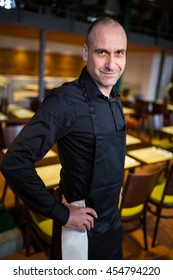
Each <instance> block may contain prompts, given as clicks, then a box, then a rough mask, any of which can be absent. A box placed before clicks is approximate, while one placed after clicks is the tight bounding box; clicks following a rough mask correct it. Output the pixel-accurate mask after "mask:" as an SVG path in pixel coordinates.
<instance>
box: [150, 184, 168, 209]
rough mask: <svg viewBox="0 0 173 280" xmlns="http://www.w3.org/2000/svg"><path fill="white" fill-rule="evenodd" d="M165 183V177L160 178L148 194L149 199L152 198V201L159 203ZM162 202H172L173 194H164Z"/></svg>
mask: <svg viewBox="0 0 173 280" xmlns="http://www.w3.org/2000/svg"><path fill="white" fill-rule="evenodd" d="M165 183H166V179H162V180H160V182H159V183H158V184H157V185H156V186H155V187H154V189H153V191H152V193H151V195H150V199H151V200H153V202H156V203H160V201H161V198H162V194H163V191H164V187H165ZM172 184H173V183H172ZM163 202H164V204H173V195H165V197H164V200H163Z"/></svg>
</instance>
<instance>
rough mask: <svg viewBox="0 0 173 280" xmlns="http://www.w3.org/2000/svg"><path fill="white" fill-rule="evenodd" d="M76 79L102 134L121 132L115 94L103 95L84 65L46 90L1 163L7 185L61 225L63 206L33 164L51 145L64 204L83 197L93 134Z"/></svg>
mask: <svg viewBox="0 0 173 280" xmlns="http://www.w3.org/2000/svg"><path fill="white" fill-rule="evenodd" d="M82 79H84V81H85V86H86V87H87V92H88V94H89V98H90V100H91V101H92V102H93V105H94V108H95V112H96V116H97V121H98V126H99V130H100V133H101V134H102V135H103V136H104V134H109V133H111V134H112V132H113V131H115V130H124V127H125V120H124V116H123V114H122V109H121V102H120V96H119V94H118V93H117V92H116V89H115V87H113V89H112V92H111V95H110V98H109V99H108V98H107V97H105V96H104V95H102V93H101V92H100V90H99V89H98V87H97V85H96V84H95V82H94V81H93V80H92V78H91V77H90V75H89V74H88V72H87V70H86V68H84V69H83V71H82V73H81V76H80V77H79V80H78V81H74V82H70V83H66V84H64V85H62V86H61V87H59V88H55V89H53V90H52V91H50V93H49V94H48V95H47V96H46V98H45V99H44V101H43V102H42V104H41V107H40V108H39V110H38V111H37V112H36V114H35V115H34V116H33V118H32V119H31V120H30V121H29V122H28V124H27V125H26V126H25V127H24V129H23V130H22V131H21V133H20V134H19V135H18V136H17V138H16V139H15V141H14V142H13V144H12V145H11V146H10V148H9V149H8V152H7V153H6V155H5V156H4V159H3V162H2V165H1V170H2V173H3V175H4V176H5V177H6V180H7V181H8V183H9V185H10V186H11V187H12V188H13V189H14V190H15V191H16V193H17V194H18V195H19V197H20V198H21V199H22V200H23V201H24V202H25V203H26V204H27V205H29V206H30V207H32V208H34V209H36V210H37V211H39V212H40V213H42V214H44V215H46V216H48V217H51V218H53V219H58V221H59V222H60V223H61V224H65V223H66V222H67V220H68V217H69V210H68V208H67V207H66V206H64V205H63V204H61V203H60V202H57V201H56V199H55V198H54V197H53V196H52V195H51V194H50V193H49V192H48V191H47V190H46V188H45V185H44V182H42V180H41V179H40V177H39V176H38V175H37V174H36V171H35V165H34V163H35V162H36V161H38V160H40V159H41V158H42V157H43V156H44V155H45V154H46V153H47V151H48V150H49V149H50V148H51V147H52V146H53V145H54V144H55V143H57V145H58V152H59V157H60V161H61V165H62V171H61V180H60V185H61V187H62V189H63V192H64V195H65V198H66V200H67V201H68V202H69V203H70V202H72V201H75V200H80V199H85V198H86V196H87V193H88V191H89V186H90V180H91V176H92V169H93V164H94V158H95V135H94V131H93V125H92V121H91V117H90V114H89V108H88V104H87V102H86V100H85V96H84V90H83V88H82V85H81V80H82ZM110 168H111V167H110ZM55 176H56V174H55Z"/></svg>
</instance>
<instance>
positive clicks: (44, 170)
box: [36, 163, 61, 189]
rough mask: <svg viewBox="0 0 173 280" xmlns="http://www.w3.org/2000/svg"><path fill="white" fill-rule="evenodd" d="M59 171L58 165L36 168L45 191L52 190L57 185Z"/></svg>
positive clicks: (59, 165)
mask: <svg viewBox="0 0 173 280" xmlns="http://www.w3.org/2000/svg"><path fill="white" fill-rule="evenodd" d="M60 171H61V164H60V163H57V164H50V165H46V166H39V167H36V172H37V174H38V175H39V176H40V178H41V179H42V180H43V182H44V184H45V186H46V188H47V189H52V188H54V187H57V186H58V185H59V181H60Z"/></svg>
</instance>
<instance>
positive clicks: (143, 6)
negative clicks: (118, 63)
mask: <svg viewBox="0 0 173 280" xmlns="http://www.w3.org/2000/svg"><path fill="white" fill-rule="evenodd" d="M15 2H16V9H18V10H21V9H22V10H24V11H30V12H33V13H39V14H42V15H43V14H46V15H51V16H52V17H54V18H56V17H57V18H62V19H71V20H74V21H79V22H80V21H81V22H86V23H87V22H91V21H93V20H94V19H96V18H98V17H101V16H105V15H111V16H113V17H114V18H116V19H117V20H119V21H120V22H121V23H122V24H123V25H124V27H125V28H126V30H127V31H130V32H136V33H142V34H146V35H152V36H155V37H159V38H164V39H168V40H173V1H172V0H127V1H125V0H73V1H70V0H16V1H15Z"/></svg>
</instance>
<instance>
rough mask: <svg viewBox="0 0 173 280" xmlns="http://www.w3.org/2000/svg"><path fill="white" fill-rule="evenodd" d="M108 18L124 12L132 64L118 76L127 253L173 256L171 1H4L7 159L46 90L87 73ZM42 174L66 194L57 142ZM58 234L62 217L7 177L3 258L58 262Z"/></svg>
mask: <svg viewBox="0 0 173 280" xmlns="http://www.w3.org/2000/svg"><path fill="white" fill-rule="evenodd" d="M7 4H8V5H7ZM10 5H11V6H10ZM100 16H112V17H114V18H116V19H117V20H118V21H119V22H120V23H121V24H122V25H123V26H124V29H125V30H126V33H127V37H128V49H127V64H126V69H125V72H124V74H123V76H122V77H121V79H120V80H119V81H118V82H117V89H118V90H119V92H120V94H121V99H122V104H123V110H124V115H125V118H126V122H127V138H126V158H125V165H124V181H123V186H122V191H121V197H120V204H119V210H120V217H121V220H122V225H123V258H124V259H126V260H144V259H146V260H157V259H158V260H162V259H164V260H172V259H173V234H172V232H173V2H172V0H170V1H169V0H164V1H160V0H153V1H151V0H144V1H142V0H128V1H124V0H122V1H118V0H82V1H79V0H74V1H69V0H65V1H61V0H58V1H56V0H54V1H53V0H52V1H50V0H49V1H48V0H46V1H38V0H36V1H28V0H18V1H17V0H16V1H1V0H0V124H1V126H0V155H1V160H2V158H3V156H4V154H5V152H6V151H7V149H8V147H9V145H10V144H11V143H12V141H13V140H14V138H15V137H16V135H17V134H18V133H19V131H20V130H21V129H22V127H23V126H24V125H25V124H26V123H27V122H28V120H29V119H30V118H31V117H32V116H33V115H34V114H35V112H36V111H37V110H38V108H39V106H40V104H41V102H42V100H43V99H44V97H45V96H46V94H47V92H48V91H49V90H50V89H51V88H53V87H57V86H59V85H61V84H62V83H64V82H66V81H71V80H74V79H76V78H77V77H78V75H79V74H80V71H81V70H82V68H83V67H84V65H85V63H84V61H83V59H82V47H83V44H84V40H85V33H86V30H87V28H88V26H89V24H90V23H91V22H92V21H94V20H95V19H96V18H98V17H100ZM36 170H37V173H38V174H39V176H40V177H41V178H42V179H43V181H44V183H45V185H46V188H47V189H48V190H49V191H50V192H51V193H52V194H53V195H55V196H56V197H57V199H58V185H59V178H58V177H57V176H56V177H55V176H54V174H55V173H56V174H60V170H61V164H60V162H59V157H58V152H57V148H56V146H53V147H52V149H51V150H50V151H49V152H48V153H47V154H46V155H45V156H44V158H42V159H41V160H40V161H39V162H37V163H36ZM59 176H60V175H59ZM153 182H154V183H153ZM59 230H60V229H59V227H58V225H57V224H56V221H52V220H51V219H48V218H46V217H43V216H38V215H35V214H34V213H33V212H32V211H30V210H29V209H28V208H27V207H26V205H24V204H23V202H22V201H20V199H19V198H18V197H17V195H16V194H15V193H14V192H13V191H12V189H11V188H10V186H8V184H7V182H6V181H5V179H4V177H3V175H2V174H1V173H0V259H3V260H19V259H21V260H22V259H23V260H36V259H38V260H39V259H41V260H42V259H43V260H46V259H59V252H58V248H59V247H58V246H59V245H58V244H57V232H59ZM115 238H116V237H115Z"/></svg>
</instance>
